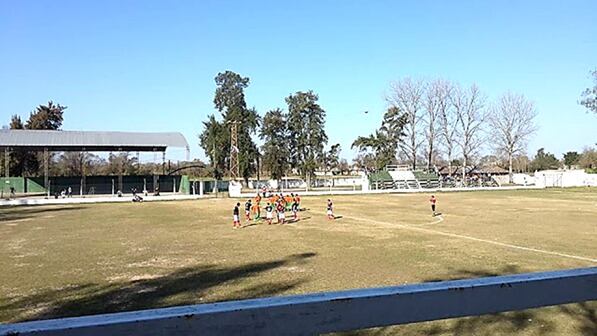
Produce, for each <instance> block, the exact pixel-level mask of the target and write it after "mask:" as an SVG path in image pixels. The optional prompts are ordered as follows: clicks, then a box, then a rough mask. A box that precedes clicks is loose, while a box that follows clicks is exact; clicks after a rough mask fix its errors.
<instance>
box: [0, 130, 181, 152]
mask: <svg viewBox="0 0 597 336" xmlns="http://www.w3.org/2000/svg"><path fill="white" fill-rule="evenodd" d="M6 147H10V148H22V149H29V150H43V149H44V148H47V149H48V151H61V152H62V151H88V152H94V151H97V152H110V151H114V152H117V151H122V152H153V151H161V152H163V151H165V150H166V148H168V147H180V148H185V149H187V151H188V149H189V144H188V143H187V140H186V139H185V137H184V136H183V135H182V134H181V133H178V132H157V133H147V132H96V131H49V130H0V148H6Z"/></svg>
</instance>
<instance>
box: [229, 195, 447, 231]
mask: <svg viewBox="0 0 597 336" xmlns="http://www.w3.org/2000/svg"><path fill="white" fill-rule="evenodd" d="M264 196H265V194H264ZM261 200H262V197H261V196H260V195H259V194H257V196H255V198H254V201H255V202H254V203H253V201H252V200H251V199H248V200H247V202H246V203H245V219H246V220H247V221H250V220H251V214H253V219H254V220H259V219H261ZM436 202H437V198H436V197H435V195H431V198H430V199H429V203H430V205H431V212H432V216H434V217H435V216H437V215H441V213H437V212H435V206H436ZM333 206H334V205H333V203H332V200H331V199H329V198H328V200H327V218H328V219H330V220H332V219H336V216H334V209H333ZM300 208H301V198H300V196H299V195H298V194H292V193H291V194H290V195H287V196H284V195H282V194H272V195H270V196H269V197H268V202H267V205H266V206H265V219H266V221H267V224H268V225H271V224H272V222H273V219H274V212H275V213H276V218H277V224H284V223H285V222H286V214H285V212H286V211H287V210H290V211H291V212H292V215H293V221H294V222H296V221H298V220H299V216H298V212H299V211H300ZM232 216H233V223H232V227H233V228H235V229H238V228H241V223H240V203H236V206H235V207H234V210H233V211H232Z"/></svg>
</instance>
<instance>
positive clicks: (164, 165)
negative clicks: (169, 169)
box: [162, 151, 166, 175]
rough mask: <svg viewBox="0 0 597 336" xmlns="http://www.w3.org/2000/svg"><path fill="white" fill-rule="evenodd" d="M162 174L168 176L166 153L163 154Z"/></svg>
mask: <svg viewBox="0 0 597 336" xmlns="http://www.w3.org/2000/svg"><path fill="white" fill-rule="evenodd" d="M162 174H163V175H166V152H165V151H164V152H162Z"/></svg>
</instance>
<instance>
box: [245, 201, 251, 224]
mask: <svg viewBox="0 0 597 336" xmlns="http://www.w3.org/2000/svg"><path fill="white" fill-rule="evenodd" d="M251 205H252V204H251V199H249V200H248V201H247V202H246V203H245V218H246V219H247V220H251Z"/></svg>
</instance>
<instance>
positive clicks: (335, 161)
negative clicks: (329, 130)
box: [322, 144, 341, 173]
mask: <svg viewBox="0 0 597 336" xmlns="http://www.w3.org/2000/svg"><path fill="white" fill-rule="evenodd" d="M340 150H341V147H340V144H335V145H332V147H330V149H329V150H328V151H324V152H323V162H322V168H323V171H324V172H325V173H327V172H328V171H332V170H334V169H337V168H338V165H339V164H340Z"/></svg>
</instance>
